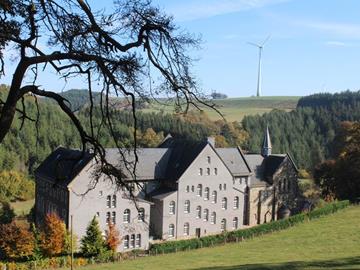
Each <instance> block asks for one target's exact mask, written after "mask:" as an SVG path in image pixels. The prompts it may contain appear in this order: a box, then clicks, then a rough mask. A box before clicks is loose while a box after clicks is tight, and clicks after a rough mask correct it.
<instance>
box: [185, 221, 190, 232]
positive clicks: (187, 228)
mask: <svg viewBox="0 0 360 270" xmlns="http://www.w3.org/2000/svg"><path fill="white" fill-rule="evenodd" d="M189 231H190V225H189V223H187V222H186V223H185V224H184V235H189Z"/></svg>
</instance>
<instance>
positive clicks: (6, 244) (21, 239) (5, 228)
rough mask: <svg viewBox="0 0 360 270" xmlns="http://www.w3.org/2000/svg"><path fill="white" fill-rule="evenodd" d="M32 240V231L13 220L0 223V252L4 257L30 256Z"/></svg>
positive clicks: (32, 248) (32, 247) (32, 246)
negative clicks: (7, 222)
mask: <svg viewBox="0 0 360 270" xmlns="http://www.w3.org/2000/svg"><path fill="white" fill-rule="evenodd" d="M34 242H35V241H34V237H33V235H32V233H31V232H29V230H27V229H26V228H24V227H22V226H19V225H17V224H16V223H15V222H11V223H9V224H2V225H0V254H1V256H2V257H3V258H4V259H19V258H23V257H30V256H32V254H33V251H34Z"/></svg>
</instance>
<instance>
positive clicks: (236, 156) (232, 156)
mask: <svg viewBox="0 0 360 270" xmlns="http://www.w3.org/2000/svg"><path fill="white" fill-rule="evenodd" d="M215 151H216V152H217V153H218V155H219V157H220V158H221V159H222V161H223V162H224V163H225V165H226V167H227V168H228V169H229V171H230V172H231V174H232V175H233V176H240V175H249V174H250V173H251V169H250V168H249V166H248V164H247V162H246V160H245V158H244V157H243V155H242V152H241V150H239V149H238V148H215Z"/></svg>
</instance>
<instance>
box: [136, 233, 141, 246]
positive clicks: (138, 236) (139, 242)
mask: <svg viewBox="0 0 360 270" xmlns="http://www.w3.org/2000/svg"><path fill="white" fill-rule="evenodd" d="M135 246H136V247H137V248H139V247H140V246H141V234H137V235H136V242H135Z"/></svg>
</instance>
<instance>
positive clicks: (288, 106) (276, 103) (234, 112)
mask: <svg viewBox="0 0 360 270" xmlns="http://www.w3.org/2000/svg"><path fill="white" fill-rule="evenodd" d="M299 99H300V97H297V96H278V97H276V96H273V97H242V98H227V99H218V100H214V103H215V104H216V105H218V108H219V110H220V112H221V113H222V114H223V115H224V117H225V118H226V119H227V120H228V121H239V122H240V121H241V120H242V118H243V117H244V116H245V115H254V114H263V113H266V112H270V111H271V110H273V109H280V110H285V111H290V110H293V109H295V108H296V105H297V102H298V100H299ZM161 109H162V110H164V112H172V111H173V110H174V107H171V106H162V105H160V104H155V103H153V104H150V105H149V107H148V108H146V109H143V111H144V112H153V111H160V110H161ZM203 109H204V110H205V111H206V113H207V114H208V115H209V117H210V118H211V120H217V119H220V118H221V117H220V115H218V114H217V113H216V112H215V111H213V110H211V109H208V108H203Z"/></svg>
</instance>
